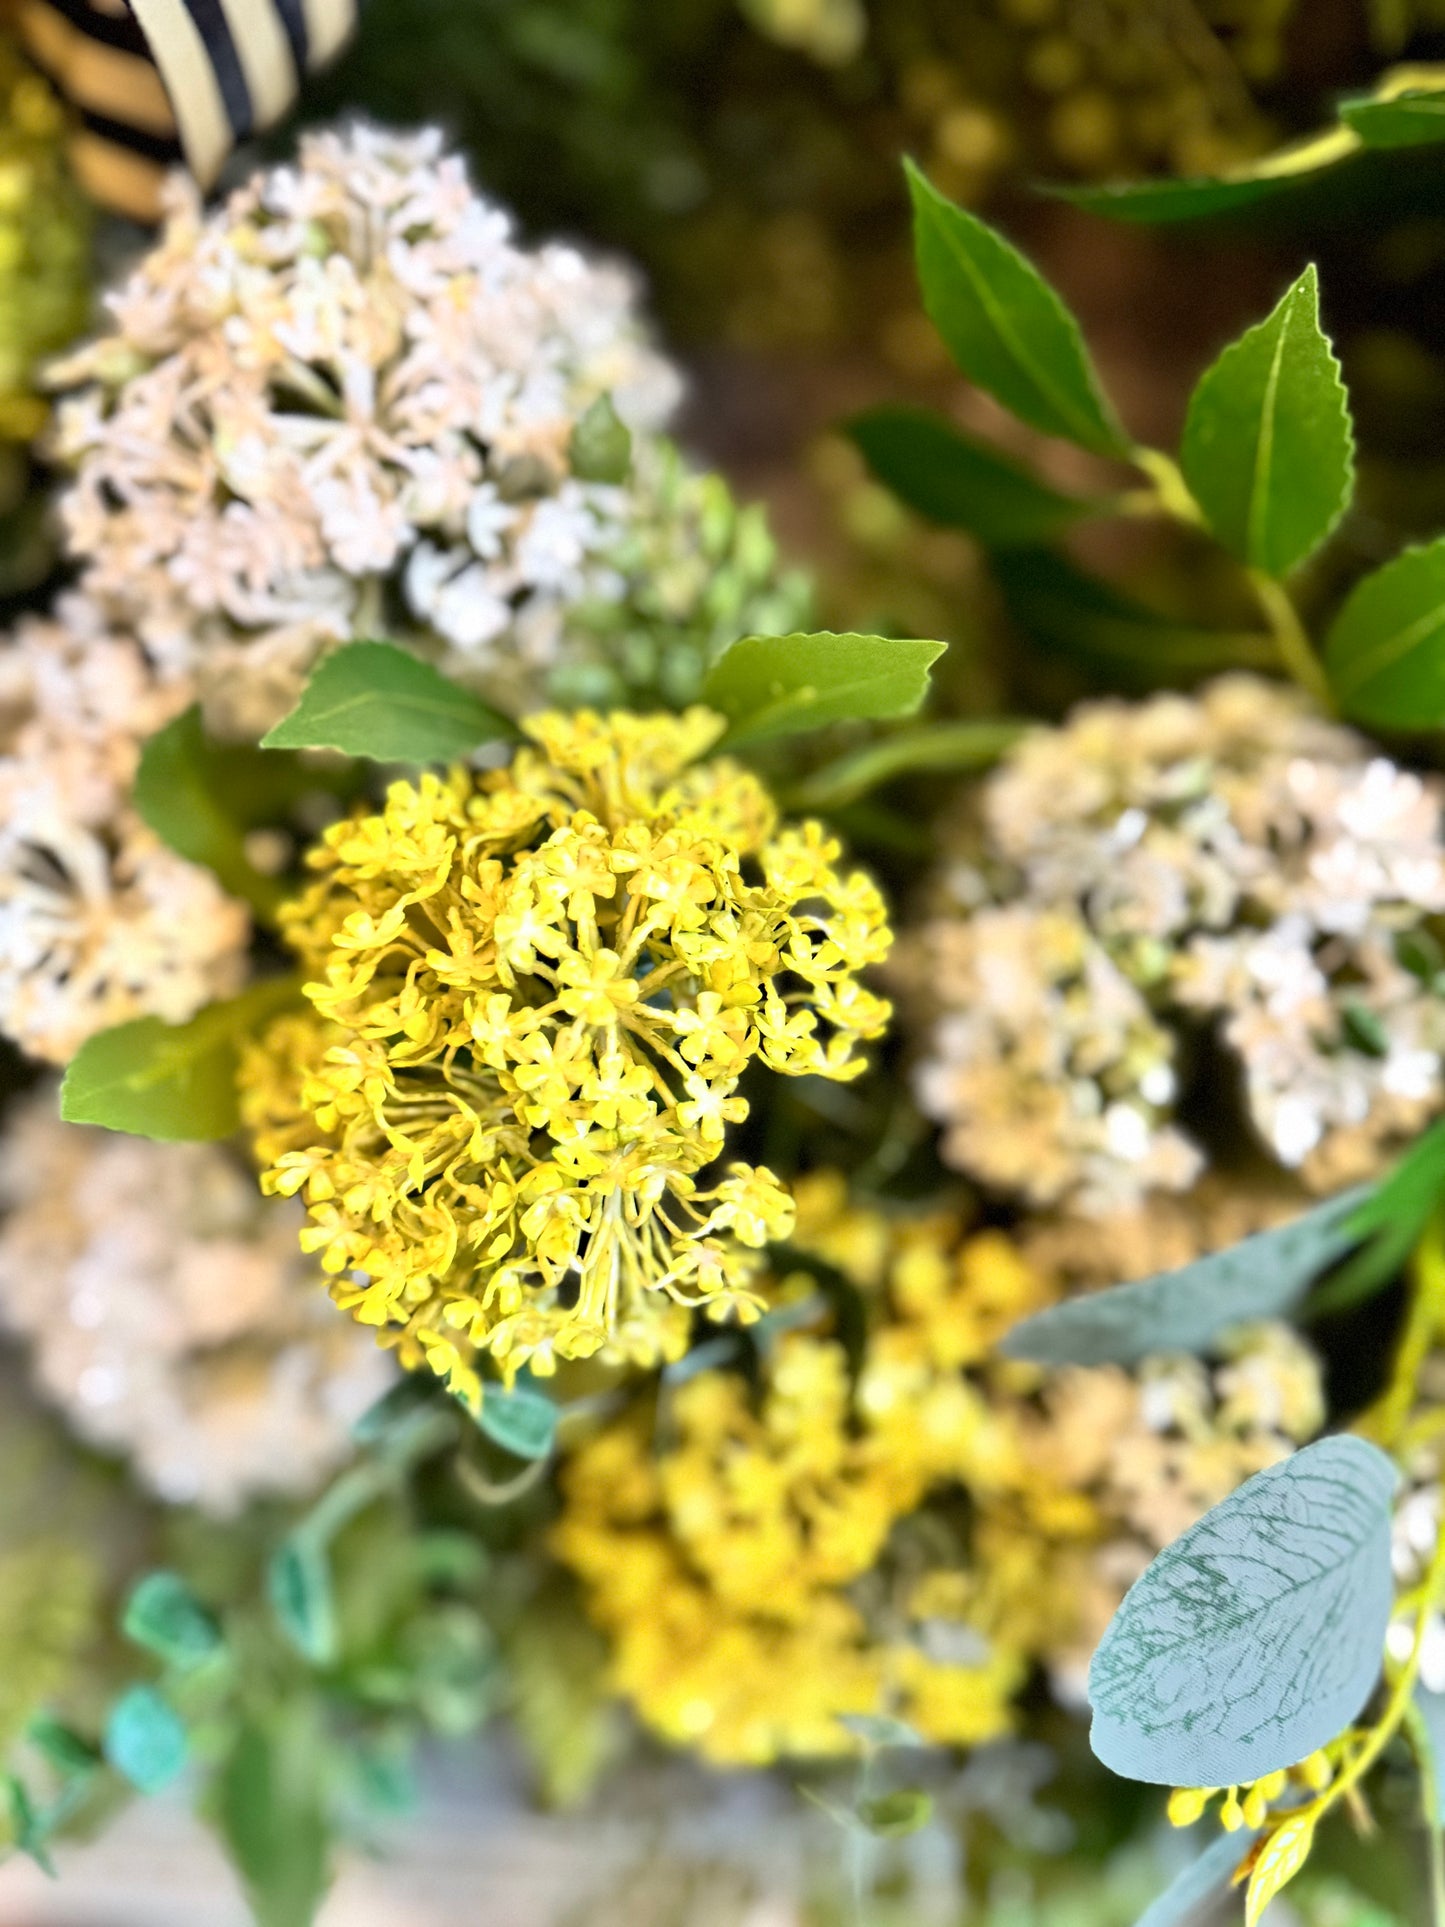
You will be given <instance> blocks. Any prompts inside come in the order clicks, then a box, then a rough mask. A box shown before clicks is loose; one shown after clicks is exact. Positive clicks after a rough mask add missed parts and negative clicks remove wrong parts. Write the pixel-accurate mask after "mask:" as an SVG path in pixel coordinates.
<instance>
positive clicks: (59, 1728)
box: [25, 1713, 100, 1779]
mask: <svg viewBox="0 0 1445 1927" xmlns="http://www.w3.org/2000/svg"><path fill="white" fill-rule="evenodd" d="M25 1737H26V1739H27V1740H29V1742H30V1744H31V1745H32V1746H33V1747H34V1748H35V1750H36V1752H37V1753H40V1754H41V1755H42V1756H43V1757H44V1758H45V1759H46V1760H48V1761H49V1763H50V1765H51V1766H52V1767H54V1769H55V1771H56V1772H57V1773H59V1774H61V1775H63V1776H64V1778H66V1779H72V1778H74V1777H75V1776H76V1775H77V1774H85V1773H91V1772H93V1771H94V1770H95V1768H96V1767H97V1766H99V1764H100V1754H99V1753H98V1752H97V1751H96V1749H95V1748H94V1747H93V1746H92V1745H91V1743H90V1741H89V1740H86V1739H82V1738H81V1736H80V1734H79V1733H77V1732H76V1731H75V1728H74V1727H72V1726H66V1725H65V1723H64V1722H63V1721H62V1720H57V1719H54V1718H52V1716H51V1715H50V1714H49V1713H37V1714H36V1715H35V1717H34V1719H33V1720H31V1722H30V1724H29V1725H28V1726H27V1727H26V1729H25Z"/></svg>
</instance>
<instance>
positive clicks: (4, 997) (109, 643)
mask: <svg viewBox="0 0 1445 1927" xmlns="http://www.w3.org/2000/svg"><path fill="white" fill-rule="evenodd" d="M187 700H188V692H187V689H186V687H185V685H184V683H181V682H175V681H172V682H161V681H159V680H158V679H157V678H156V676H155V675H154V674H153V672H152V669H151V667H150V665H149V664H148V662H147V660H146V658H145V656H144V654H143V652H142V651H141V649H140V648H139V647H138V646H137V645H136V644H135V643H134V642H132V641H130V640H128V639H126V638H124V637H121V636H117V635H114V634H112V633H110V632H108V631H107V630H106V629H105V627H104V625H103V623H102V622H101V619H100V617H99V614H98V612H97V610H96V609H95V607H94V605H93V604H91V603H89V602H88V601H87V600H86V599H85V598H83V597H80V596H70V597H64V598H62V600H61V603H60V605H59V608H58V610H57V619H56V620H54V621H42V620H35V619H31V620H27V621H25V622H23V623H22V624H21V625H20V627H19V628H18V629H17V630H16V632H15V634H14V635H13V636H12V637H10V638H9V639H8V640H6V641H4V642H3V643H0V1029H3V1030H4V1031H5V1032H6V1033H7V1034H8V1035H9V1036H11V1037H12V1038H14V1039H15V1041H16V1042H17V1043H19V1044H20V1045H21V1046H22V1048H23V1049H25V1050H26V1051H28V1052H29V1053H30V1054H31V1055H32V1056H36V1057H43V1058H47V1059H49V1060H51V1061H52V1062H56V1063H63V1062H64V1061H65V1060H66V1059H67V1058H69V1057H70V1056H72V1055H73V1054H74V1052H75V1051H76V1050H77V1049H78V1048H79V1046H80V1045H81V1044H82V1043H83V1042H84V1041H85V1039H86V1038H87V1037H89V1036H91V1035H92V1034H93V1033H94V1032H96V1031H99V1030H104V1029H106V1028H107V1027H108V1026H110V1025H112V1024H118V1023H124V1022H126V1021H128V1020H129V1019H131V1018H133V1017H139V1016H142V1015H155V1016H159V1017H163V1018H165V1019H167V1020H168V1021H170V1022H172V1023H179V1022H181V1021H183V1020H184V1019H186V1018H188V1017H191V1016H193V1015H194V1014H195V1012H196V1011H197V1010H199V1009H200V1008H201V1007H202V1005H204V1004H207V1003H209V1002H210V1001H211V1000H212V999H213V998H215V997H219V996H225V995H228V994H229V993H230V992H231V991H233V990H234V989H235V988H237V986H238V985H239V983H240V981H241V977H242V974H243V972H244V968H245V954H246V945H247V941H248V938H249V932H250V925H249V919H248V915H247V912H246V909H245V907H244V906H243V905H242V904H239V903H237V902H235V901H233V900H232V899H231V898H229V897H228V896H226V895H225V894H224V892H223V891H222V890H221V888H220V886H219V885H218V884H217V883H216V881H215V879H214V877H212V875H211V874H210V872H209V871H208V870H203V869H200V868H198V867H197V866H196V865H195V864H192V863H188V862H186V861H185V860H184V859H183V858H182V857H179V856H176V855H175V854H174V853H173V852H172V851H170V850H168V849H166V848H165V846H164V845H163V844H162V843H161V842H160V841H159V839H158V838H157V837H156V836H155V835H154V834H153V833H152V832H151V831H150V830H149V829H148V828H147V827H146V825H145V824H144V823H143V822H142V821H141V819H140V818H139V816H137V814H136V812H135V810H134V809H133V808H132V806H131V803H130V788H131V783H132V781H133V779H134V776H135V771H136V766H137V763H138V761H139V757H140V748H141V743H142V742H143V740H144V738H145V737H147V736H148V735H150V734H151V733H152V732H153V731H155V730H156V729H159V728H160V727H161V726H162V725H163V724H164V723H165V722H167V721H168V720H169V719H170V718H171V717H172V716H173V715H174V714H175V713H176V711H177V710H178V709H181V708H183V707H184V706H185V704H186V702H187Z"/></svg>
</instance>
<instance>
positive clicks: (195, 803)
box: [132, 705, 285, 917]
mask: <svg viewBox="0 0 1445 1927" xmlns="http://www.w3.org/2000/svg"><path fill="white" fill-rule="evenodd" d="M244 753H245V752H238V751H237V750H236V749H235V747H234V746H233V745H230V744H218V743H212V742H208V741H207V739H206V733H205V729H204V726H203V725H202V722H201V711H200V708H199V706H198V705H197V706H194V707H192V708H190V709H188V710H186V711H185V713H184V714H183V715H180V716H177V717H176V718H175V720H174V721H173V722H170V723H167V724H166V726H165V728H164V729H162V730H160V731H159V732H158V733H157V734H156V735H154V736H152V737H151V738H150V739H149V740H148V741H147V743H146V744H145V747H144V748H143V749H142V751H141V758H140V765H139V767H138V768H137V770H136V776H135V789H134V791H133V793H132V794H133V798H134V802H135V806H136V809H137V811H138V812H139V814H140V816H141V818H142V819H143V820H144V821H145V822H146V823H147V824H148V825H149V826H150V828H151V829H153V830H154V831H155V833H156V835H157V836H158V837H159V838H160V839H161V841H162V843H164V844H166V845H167V847H168V848H170V849H172V850H174V851H175V852H176V853H177V855H178V856H183V857H186V858H188V859H189V861H190V862H192V863H199V864H202V865H203V866H204V867H205V868H206V869H208V870H211V871H214V873H215V875H216V876H217V877H218V878H219V880H220V882H221V883H222V885H223V886H224V887H225V888H226V889H227V890H229V891H230V893H231V895H232V896H234V897H240V898H241V899H242V901H243V902H245V903H249V904H250V906H251V908H252V909H253V910H255V911H257V912H258V913H259V914H260V915H261V916H264V917H269V916H271V915H272V914H273V913H274V912H275V909H276V906H277V904H278V903H279V902H280V901H281V899H282V897H283V896H284V895H285V886H284V885H283V884H282V883H281V882H279V881H278V879H277V878H275V877H269V876H263V875H262V874H261V872H260V871H259V870H258V869H257V868H256V867H255V865H254V864H253V863H252V862H251V860H250V859H249V857H248V856H247V855H246V839H245V827H244V826H243V825H242V824H241V823H240V822H239V821H238V820H237V818H236V815H235V813H234V810H233V808H232V806H231V803H230V802H229V801H228V798H229V797H230V796H232V795H233V794H234V791H233V789H232V786H231V765H232V764H233V763H234V762H235V760H236V758H237V755H238V754H244ZM253 753H254V754H257V755H259V752H253Z"/></svg>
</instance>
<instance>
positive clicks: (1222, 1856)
mask: <svg viewBox="0 0 1445 1927" xmlns="http://www.w3.org/2000/svg"><path fill="white" fill-rule="evenodd" d="M1253 1839H1254V1835H1253V1834H1252V1833H1246V1832H1243V1831H1241V1832H1239V1833H1221V1834H1220V1835H1219V1837H1218V1838H1217V1839H1216V1840H1214V1841H1213V1842H1211V1844H1210V1845H1209V1846H1207V1847H1206V1848H1205V1850H1204V1852H1203V1853H1202V1854H1200V1855H1199V1857H1198V1859H1197V1860H1191V1861H1190V1862H1189V1865H1188V1866H1187V1867H1185V1868H1184V1869H1183V1871H1182V1872H1180V1873H1179V1874H1178V1875H1176V1877H1175V1878H1174V1879H1173V1880H1172V1881H1170V1883H1169V1885H1168V1886H1167V1887H1166V1888H1165V1890H1164V1892H1163V1893H1162V1894H1160V1896H1159V1898H1158V1899H1157V1900H1155V1901H1151V1902H1150V1904H1149V1906H1147V1907H1146V1908H1145V1909H1144V1912H1143V1913H1142V1914H1141V1915H1140V1917H1139V1919H1138V1921H1137V1922H1136V1923H1135V1927H1196V1923H1197V1922H1199V1921H1200V1920H1202V1919H1203V1918H1204V1917H1205V1916H1204V1909H1205V1906H1206V1903H1207V1902H1209V1901H1211V1900H1214V1899H1215V1898H1216V1897H1217V1896H1218V1895H1220V1894H1222V1893H1223V1892H1224V1891H1225V1890H1226V1889H1227V1888H1228V1886H1229V1883H1230V1881H1231V1879H1232V1878H1233V1876H1234V1873H1235V1870H1236V1868H1237V1867H1238V1866H1239V1863H1240V1861H1241V1860H1243V1858H1244V1856H1245V1854H1246V1853H1247V1852H1248V1851H1249V1845H1250V1842H1251V1841H1252V1840H1253Z"/></svg>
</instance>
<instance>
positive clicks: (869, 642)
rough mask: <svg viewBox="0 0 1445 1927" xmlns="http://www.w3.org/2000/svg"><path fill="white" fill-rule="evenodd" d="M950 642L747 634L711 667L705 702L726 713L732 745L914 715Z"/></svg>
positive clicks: (727, 739) (729, 745) (852, 636)
mask: <svg viewBox="0 0 1445 1927" xmlns="http://www.w3.org/2000/svg"><path fill="white" fill-rule="evenodd" d="M944 646H945V645H944V644H943V643H941V642H912V641H894V640H892V639H890V638H885V637H883V636H855V635H837V636H835V635H829V634H823V635H814V636H801V635H800V636H744V637H743V638H742V640H741V641H739V642H735V643H733V644H732V646H731V647H730V648H729V649H726V650H725V651H724V652H723V654H722V655H721V656H720V657H719V658H718V660H717V661H716V662H715V663H714V664H713V666H712V668H711V670H710V671H709V672H708V678H707V682H706V683H705V684H704V686H703V700H704V702H706V703H709V704H711V706H712V707H713V708H714V709H717V710H721V712H722V713H723V715H724V716H726V717H727V719H728V722H729V724H730V725H731V727H730V728H729V730H728V733H727V737H726V740H725V747H727V748H729V749H731V748H733V747H735V746H737V745H739V744H744V743H747V744H751V743H759V742H763V741H765V740H766V739H767V738H769V737H773V736H791V735H796V734H797V733H798V732H799V731H801V730H809V729H822V728H823V727H824V725H825V724H828V723H849V722H866V721H887V720H889V719H891V718H893V717H897V716H911V715H912V714H913V712H914V711H915V710H916V709H917V708H918V706H919V704H920V703H921V702H922V701H923V699H924V697H925V696H926V695H927V694H928V671H929V668H930V667H931V665H932V664H933V663H934V662H936V661H937V659H938V658H939V657H940V656H941V655H942V654H943V651H944Z"/></svg>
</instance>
